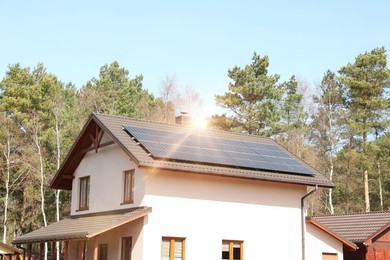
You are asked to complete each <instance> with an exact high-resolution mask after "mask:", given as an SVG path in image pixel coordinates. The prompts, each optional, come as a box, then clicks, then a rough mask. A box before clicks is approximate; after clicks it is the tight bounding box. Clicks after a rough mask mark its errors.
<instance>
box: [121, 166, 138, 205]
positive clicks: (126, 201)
mask: <svg viewBox="0 0 390 260" xmlns="http://www.w3.org/2000/svg"><path fill="white" fill-rule="evenodd" d="M134 173H135V170H134V169H133V170H128V171H124V172H123V202H122V203H121V204H122V205H123V204H132V203H134ZM127 178H130V180H129V187H127V186H126V183H127ZM128 189H130V192H129V194H130V198H129V197H127V196H126V195H127V194H128V193H127V191H128Z"/></svg>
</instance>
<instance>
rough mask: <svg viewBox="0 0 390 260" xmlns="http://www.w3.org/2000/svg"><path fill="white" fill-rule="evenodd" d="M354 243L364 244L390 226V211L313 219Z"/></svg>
mask: <svg viewBox="0 0 390 260" xmlns="http://www.w3.org/2000/svg"><path fill="white" fill-rule="evenodd" d="M313 219H315V220H316V221H318V222H319V223H321V224H322V225H324V226H326V227H328V228H329V229H331V230H333V231H334V232H336V233H337V234H340V235H341V236H343V237H345V238H347V239H348V240H350V241H352V242H354V243H364V242H365V241H367V240H369V239H371V238H373V237H374V236H375V235H377V234H378V232H381V231H383V229H385V228H387V227H389V226H390V211H380V212H367V213H354V214H336V215H327V216H319V217H313Z"/></svg>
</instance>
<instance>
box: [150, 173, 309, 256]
mask: <svg viewBox="0 0 390 260" xmlns="http://www.w3.org/2000/svg"><path fill="white" fill-rule="evenodd" d="M147 176H148V177H147V178H146V190H145V192H146V195H145V199H144V204H146V205H148V206H151V207H153V212H152V213H151V214H149V215H148V217H147V219H146V221H147V225H145V227H144V238H145V241H144V259H160V257H161V238H162V237H163V236H168V237H184V238H186V260H199V259H220V258H221V248H222V240H242V241H244V257H245V259H300V258H301V225H300V223H301V218H300V198H301V197H302V196H303V194H305V192H306V187H304V186H298V185H288V184H277V183H271V182H261V181H253V180H244V179H237V178H234V179H233V178H226V177H215V176H208V175H199V174H190V173H181V172H167V171H165V172H161V171H160V172H158V171H152V170H149V171H148V172H147ZM152 248H153V250H152ZM308 259H310V258H308Z"/></svg>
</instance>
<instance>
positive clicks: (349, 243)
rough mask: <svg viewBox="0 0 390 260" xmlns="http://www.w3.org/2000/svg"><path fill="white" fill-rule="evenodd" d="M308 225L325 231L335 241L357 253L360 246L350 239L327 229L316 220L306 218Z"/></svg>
mask: <svg viewBox="0 0 390 260" xmlns="http://www.w3.org/2000/svg"><path fill="white" fill-rule="evenodd" d="M306 223H310V224H312V225H313V226H315V227H317V228H318V229H320V230H322V231H324V232H325V233H327V234H328V235H330V236H332V237H334V238H335V239H337V240H339V241H340V242H341V243H343V245H344V246H345V247H346V248H347V249H349V250H353V251H356V250H357V249H358V246H357V245H356V244H355V243H353V242H352V241H349V240H348V239H346V238H344V237H342V236H340V235H338V234H337V233H335V232H334V231H332V230H330V229H329V228H326V227H325V226H323V225H321V224H320V223H319V222H317V221H315V220H314V219H312V218H306Z"/></svg>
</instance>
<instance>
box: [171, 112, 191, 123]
mask: <svg viewBox="0 0 390 260" xmlns="http://www.w3.org/2000/svg"><path fill="white" fill-rule="evenodd" d="M175 122H176V124H178V125H187V126H188V125H190V123H191V117H190V115H189V114H188V112H180V115H179V116H177V117H176V118H175Z"/></svg>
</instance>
